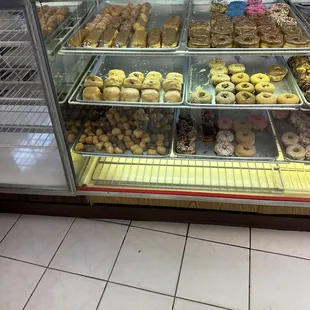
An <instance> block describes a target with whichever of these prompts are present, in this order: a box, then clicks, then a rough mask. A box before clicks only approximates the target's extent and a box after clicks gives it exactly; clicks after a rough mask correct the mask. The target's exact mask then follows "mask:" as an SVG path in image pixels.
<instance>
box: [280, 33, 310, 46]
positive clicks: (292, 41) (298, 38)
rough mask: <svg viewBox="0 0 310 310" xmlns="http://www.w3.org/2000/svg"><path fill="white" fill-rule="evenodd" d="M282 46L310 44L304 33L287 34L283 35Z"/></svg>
mask: <svg viewBox="0 0 310 310" xmlns="http://www.w3.org/2000/svg"><path fill="white" fill-rule="evenodd" d="M284 41H285V42H284V45H283V47H284V48H296V47H297V48H305V47H309V46H310V40H309V39H308V37H306V36H305V35H288V34H286V35H285V36H284Z"/></svg>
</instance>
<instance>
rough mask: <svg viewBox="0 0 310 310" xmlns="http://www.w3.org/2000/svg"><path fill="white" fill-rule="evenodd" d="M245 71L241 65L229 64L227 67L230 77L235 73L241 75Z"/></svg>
mask: <svg viewBox="0 0 310 310" xmlns="http://www.w3.org/2000/svg"><path fill="white" fill-rule="evenodd" d="M244 71H245V66H244V65H243V64H231V65H229V66H228V72H229V74H231V75H234V74H236V73H243V72H244Z"/></svg>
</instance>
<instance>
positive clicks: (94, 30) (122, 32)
mask: <svg viewBox="0 0 310 310" xmlns="http://www.w3.org/2000/svg"><path fill="white" fill-rule="evenodd" d="M186 14H187V2H186V1H185V0H177V1H173V2H172V1H169V2H165V1H156V2H155V3H152V4H150V3H149V2H141V3H132V2H128V1H117V2H113V4H111V3H108V1H103V2H102V3H101V4H100V5H99V6H98V7H97V8H95V9H94V10H93V11H92V12H91V13H90V14H89V18H87V19H86V20H85V21H84V22H83V23H82V25H81V27H80V28H79V29H77V31H75V32H74V33H72V35H71V37H69V39H68V40H67V42H66V43H65V44H64V46H63V49H62V52H66V51H72V50H75V51H77V50H80V51H85V50H87V51H90V50H93V51H95V52H99V51H106V52H113V51H114V52H122V53H123V52H126V51H131V52H133V51H139V52H141V51H146V52H153V51H156V50H160V51H163V50H164V51H167V52H173V51H176V50H177V49H178V48H179V46H180V41H181V40H180V38H181V34H182V31H183V29H184V26H183V24H185V21H186Z"/></svg>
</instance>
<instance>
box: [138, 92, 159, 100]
mask: <svg viewBox="0 0 310 310" xmlns="http://www.w3.org/2000/svg"><path fill="white" fill-rule="evenodd" d="M141 100H142V102H159V92H158V91H157V90H155V89H144V90H142V91H141Z"/></svg>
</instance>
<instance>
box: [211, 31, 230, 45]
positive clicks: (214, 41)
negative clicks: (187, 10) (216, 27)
mask: <svg viewBox="0 0 310 310" xmlns="http://www.w3.org/2000/svg"><path fill="white" fill-rule="evenodd" d="M233 43H234V40H233V38H232V36H231V35H226V34H213V35H212V37H211V47H213V48H233V47H234V44H233Z"/></svg>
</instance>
